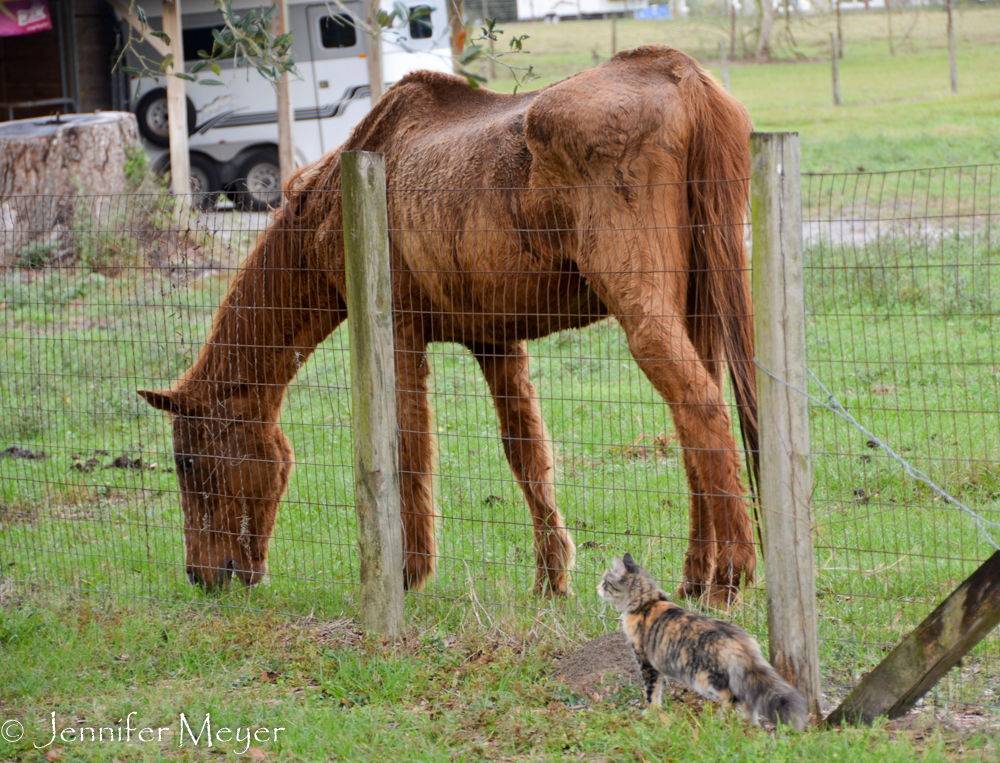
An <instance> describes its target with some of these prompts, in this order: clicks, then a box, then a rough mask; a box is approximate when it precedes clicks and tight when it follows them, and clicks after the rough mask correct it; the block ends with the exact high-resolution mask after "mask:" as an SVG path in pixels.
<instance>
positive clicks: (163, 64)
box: [160, 53, 174, 72]
mask: <svg viewBox="0 0 1000 763" xmlns="http://www.w3.org/2000/svg"><path fill="white" fill-rule="evenodd" d="M173 62H174V54H173V53H168V54H167V55H165V56H164V57H163V60H162V61H160V71H161V72H165V71H166V70H167V67H168V66H170V65H171V64H172V63H173Z"/></svg>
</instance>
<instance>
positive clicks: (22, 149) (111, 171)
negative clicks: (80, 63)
mask: <svg viewBox="0 0 1000 763" xmlns="http://www.w3.org/2000/svg"><path fill="white" fill-rule="evenodd" d="M138 150H141V147H140V144H139V131H138V127H137V125H136V121H135V116H134V115H132V114H129V113H125V112H116V111H107V112H101V113H97V114H64V115H60V116H59V117H58V118H46V119H22V120H18V121H16V122H7V123H5V124H0V268H4V267H11V266H16V265H19V264H24V263H23V262H22V260H23V259H24V258H25V257H26V256H27V255H25V252H26V251H28V250H34V249H39V248H44V247H46V246H49V245H51V248H53V249H58V248H60V242H61V241H62V240H64V239H65V237H66V235H67V233H68V232H69V231H70V230H71V227H72V225H73V223H74V220H75V221H77V223H79V222H80V221H81V220H84V221H87V223H85V224H88V223H89V222H90V221H99V220H100V219H101V218H102V217H103V216H105V215H106V214H108V211H109V210H110V209H113V208H115V207H116V206H117V205H116V204H113V203H110V202H111V200H110V199H109V198H108V197H109V196H110V195H113V194H120V193H124V192H125V191H127V190H128V189H129V184H128V179H127V177H126V171H125V169H126V165H127V163H128V160H129V156H130V155H131V154H133V153H134V152H135V151H138ZM28 259H29V260H30V259H31V258H30V257H29V258H28Z"/></svg>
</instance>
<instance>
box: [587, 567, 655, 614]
mask: <svg viewBox="0 0 1000 763" xmlns="http://www.w3.org/2000/svg"><path fill="white" fill-rule="evenodd" d="M658 591H659V586H657V584H656V581H655V580H654V579H653V576H652V575H650V574H649V573H648V572H646V570H644V569H643V568H642V567H640V566H639V565H638V564H636V563H635V561H634V560H633V559H632V557H631V555H630V554H625V556H624V558H618V557H617V556H616V557H615V558H614V561H613V562H612V564H611V569H610V570H608V571H607V572H605V573H604V579H603V580H601V582H600V584H599V585H598V586H597V595H598V596H600V597H601V600H602V601H605V602H607V603H608V604H610V605H611V607H612V608H613V609H614V610H615V611H616V612H624V611H625V610H626V609H628V607H629V604H631V603H633V602H637V601H642V600H644V599H645V598H647V597H649V596H650V595H655V594H656V593H657V592H658Z"/></svg>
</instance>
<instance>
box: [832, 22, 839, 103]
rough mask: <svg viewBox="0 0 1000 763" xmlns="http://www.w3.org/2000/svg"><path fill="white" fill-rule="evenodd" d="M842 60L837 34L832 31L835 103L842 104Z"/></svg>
mask: <svg viewBox="0 0 1000 763" xmlns="http://www.w3.org/2000/svg"><path fill="white" fill-rule="evenodd" d="M839 61H840V58H839V56H838V55H837V35H836V34H834V33H833V32H830V66H831V68H832V75H833V105H834V106H839V105H840V66H839V65H838V64H839Z"/></svg>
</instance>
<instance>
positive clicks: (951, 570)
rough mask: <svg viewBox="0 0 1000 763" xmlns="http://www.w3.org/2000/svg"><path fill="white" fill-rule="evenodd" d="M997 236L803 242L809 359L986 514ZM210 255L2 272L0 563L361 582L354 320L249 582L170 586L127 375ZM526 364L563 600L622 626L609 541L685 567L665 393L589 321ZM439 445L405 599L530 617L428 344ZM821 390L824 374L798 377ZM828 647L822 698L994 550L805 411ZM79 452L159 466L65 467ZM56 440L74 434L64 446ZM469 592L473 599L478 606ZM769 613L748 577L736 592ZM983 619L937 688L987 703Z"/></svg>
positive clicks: (91, 585) (512, 544) (167, 527)
mask: <svg viewBox="0 0 1000 763" xmlns="http://www.w3.org/2000/svg"><path fill="white" fill-rule="evenodd" d="M998 254H1000V252H998V251H997V243H996V241H995V239H984V238H982V237H980V238H977V239H971V238H969V237H968V236H965V235H964V234H963V235H958V236H946V237H944V238H941V237H940V236H939V235H936V234H934V233H933V232H931V233H929V234H927V235H924V236H921V235H912V236H910V237H909V238H906V237H900V236H893V237H889V238H880V239H873V240H872V241H871V243H869V245H867V246H856V245H843V244H841V243H837V241H836V240H832V241H831V240H828V239H822V240H821V242H820V243H818V244H816V245H815V246H814V247H813V248H811V249H810V251H809V253H808V256H807V264H808V265H809V270H808V272H807V276H808V279H807V286H808V291H807V303H808V305H809V309H810V317H809V325H808V332H807V334H808V339H809V363H810V366H811V367H812V368H813V369H814V370H815V371H816V372H817V373H818V375H819V376H820V378H821V379H822V380H823V381H824V383H826V384H827V385H828V386H829V387H830V388H831V389H832V390H833V391H834V393H835V394H836V395H837V397H838V399H839V400H840V402H841V403H843V404H844V405H845V406H847V407H848V409H849V410H851V411H852V412H853V413H854V414H855V415H856V416H858V418H859V419H861V420H862V422H863V423H864V424H865V425H866V426H868V427H869V428H870V429H871V430H873V431H875V432H877V433H879V434H880V435H881V436H884V437H885V439H886V441H887V442H888V443H890V444H891V445H892V446H893V447H895V448H896V449H897V450H899V451H900V452H902V453H903V454H904V455H905V456H906V457H907V458H909V459H910V460H911V461H912V462H913V463H914V464H915V465H916V466H917V467H919V468H922V469H924V470H926V471H927V472H928V473H929V474H930V475H931V476H932V477H933V478H934V479H936V480H938V481H939V482H940V484H942V486H943V487H945V488H946V489H947V490H949V491H951V492H952V493H953V494H955V495H956V496H958V497H959V498H960V499H962V500H964V501H966V502H968V503H969V504H970V505H971V506H973V507H974V508H975V509H976V510H977V511H979V512H981V513H982V514H984V515H985V516H987V517H988V518H992V519H997V518H998V517H1000V466H998V464H1000V418H998V413H997V411H998V410H1000V375H998V373H997V367H998V366H997V363H998V360H997V354H996V350H995V345H994V341H993V336H994V335H995V330H994V322H995V316H996V308H997V305H996V302H995V300H996V296H995V295H997V294H1000V280H998V279H1000V272H998V268H997V267H996V266H995V263H996V262H997V258H998ZM226 281H227V278H226V277H225V275H222V276H213V277H207V278H200V279H196V280H193V281H191V282H189V283H182V282H177V281H173V280H171V279H168V278H165V277H163V276H161V275H160V274H159V273H157V272H155V271H154V272H147V271H141V272H138V273H135V272H126V273H125V274H124V275H123V276H122V277H119V278H113V279H108V278H104V277H103V276H99V275H95V274H84V273H82V272H81V273H74V272H73V271H72V270H70V269H58V270H51V271H47V272H45V273H44V274H42V275H40V276H37V277H36V278H35V280H33V281H32V282H31V283H22V282H21V279H20V278H18V277H14V278H8V279H7V280H6V281H5V282H4V283H5V288H6V290H7V291H6V293H5V295H4V299H3V302H4V304H5V306H6V307H5V311H4V317H5V324H4V328H5V332H4V336H5V342H6V344H5V349H4V353H5V357H4V360H5V367H6V368H8V369H11V370H10V371H8V372H7V373H6V374H5V375H4V376H3V377H2V378H0V414H2V415H0V437H2V439H0V444H3V445H4V446H6V445H8V444H12V445H18V446H20V447H28V448H32V449H42V448H44V449H45V450H46V452H47V453H48V455H49V458H48V459H47V460H32V461H29V460H15V459H10V458H6V459H0V548H2V549H3V554H4V556H3V560H4V570H5V574H6V575H7V576H8V577H9V578H11V579H12V580H15V581H16V580H20V581H31V582H37V583H41V584H44V585H48V586H54V587H59V588H74V589H77V590H80V591H89V592H92V593H94V594H95V595H98V596H105V595H120V596H124V597H145V596H153V597H155V598H157V599H163V600H169V601H179V602H190V603H205V604H219V605H224V606H225V605H232V606H234V607H237V608H247V607H250V608H255V609H260V610H264V611H267V612H271V613H274V612H293V613H298V614H308V613H313V614H315V615H317V616H322V617H339V616H345V615H347V616H350V615H352V614H353V613H354V611H355V609H354V595H355V585H356V583H355V581H357V579H358V577H357V576H358V573H357V568H356V557H355V540H354V532H355V531H354V510H353V498H352V478H351V467H350V464H351V462H352V457H351V450H350V449H351V433H350V425H349V422H350V408H349V405H350V395H349V390H348V380H349V378H350V365H349V357H348V351H347V338H348V337H347V334H346V331H345V330H343V329H342V330H340V331H338V332H336V333H335V334H334V335H332V336H331V337H330V339H328V340H327V341H326V342H324V343H323V344H322V345H321V347H320V348H319V350H318V351H317V353H316V355H315V356H314V357H313V358H312V359H311V360H310V362H309V363H308V364H307V365H306V366H305V368H304V369H303V371H302V372H301V374H300V376H299V377H298V379H297V380H296V383H295V384H294V385H293V386H292V388H291V390H290V393H289V400H288V405H287V407H286V409H285V412H284V414H283V426H284V428H285V430H286V432H287V433H288V435H289V437H290V439H291V441H292V443H293V446H294V447H295V450H296V453H297V460H298V466H297V468H296V470H295V472H294V474H293V477H292V481H291V484H290V487H289V491H288V494H287V496H286V499H285V501H284V503H283V507H282V509H281V513H280V515H279V520H278V526H277V530H276V534H275V539H274V542H273V543H272V546H271V552H270V577H269V581H268V584H267V585H262V586H260V587H257V588H255V589H253V590H251V591H249V592H242V591H236V590H233V591H230V592H228V593H225V594H221V595H213V596H206V595H205V594H203V593H201V592H200V591H198V590H197V589H195V588H192V587H191V586H189V585H188V584H187V583H186V580H185V575H184V565H183V540H182V521H181V517H180V512H179V510H178V496H177V483H176V477H175V476H174V474H173V473H172V472H171V471H169V470H168V469H167V468H165V467H169V466H170V464H171V457H170V451H171V446H170V435H169V423H168V420H167V418H166V417H165V416H163V415H162V414H159V413H157V412H156V411H154V410H153V409H151V408H148V407H147V406H145V405H143V404H141V403H140V402H139V401H138V399H137V398H136V397H135V395H134V390H135V389H136V388H138V387H162V386H167V385H168V384H169V383H170V382H171V381H172V380H173V379H175V378H176V377H177V376H178V375H179V373H180V372H181V371H182V370H183V369H184V368H185V367H186V366H187V365H188V364H189V363H190V361H191V359H192V357H193V353H194V352H195V351H196V350H197V348H198V346H199V345H200V343H201V341H202V338H203V337H204V335H205V332H206V331H207V329H208V325H209V322H210V320H211V315H212V312H213V310H214V306H215V305H216V304H217V303H218V301H219V299H220V298H221V294H222V293H223V291H224V289H225V286H226ZM530 352H531V354H532V358H533V362H532V380H533V382H534V383H535V385H536V386H537V388H538V390H539V393H540V395H541V398H542V407H543V411H544V414H545V419H546V422H547V424H548V427H549V431H550V433H551V435H552V438H553V445H554V450H555V453H556V486H557V493H558V501H559V505H560V508H561V510H562V511H563V513H564V515H565V517H566V519H567V522H568V525H569V527H570V529H571V531H572V534H573V536H574V538H575V540H576V543H577V544H578V546H579V553H578V558H577V569H576V572H575V574H574V581H575V583H574V585H575V589H576V591H577V592H578V593H577V595H576V596H574V597H573V598H571V599H570V600H569V602H568V603H567V604H566V605H565V607H566V611H567V613H573V614H574V616H575V617H576V619H577V621H578V625H577V628H578V631H579V633H581V634H591V635H593V634H597V633H601V632H604V631H607V630H609V629H612V628H614V627H616V624H617V623H616V621H615V620H614V619H613V618H610V617H608V615H607V613H606V612H604V611H603V610H602V609H601V607H600V606H599V604H598V602H597V600H596V597H594V596H593V595H592V594H591V591H592V590H593V586H594V585H595V584H596V581H597V579H598V576H599V575H600V573H601V571H602V570H603V569H604V568H605V566H606V565H607V564H608V561H609V559H610V557H611V555H612V554H614V553H618V552H622V551H625V550H629V551H631V552H632V553H633V554H636V555H637V557H638V558H640V559H642V560H644V561H645V562H646V563H647V564H648V565H649V566H650V568H651V569H652V570H653V571H654V573H655V574H656V575H657V576H659V578H660V580H661V581H662V582H663V584H664V586H665V587H666V588H667V589H668V590H670V589H672V588H673V587H674V586H676V584H677V583H678V582H679V581H678V579H679V575H680V570H681V567H682V562H683V555H684V551H685V548H686V533H687V527H688V523H687V488H686V484H685V481H684V475H683V469H682V468H681V458H680V450H679V448H678V446H677V444H676V442H675V441H674V440H673V438H672V431H673V428H672V424H671V422H670V418H669V415H668V411H667V409H666V407H665V406H664V405H663V404H662V402H661V401H660V400H659V399H658V397H657V395H656V393H655V392H654V391H653V389H652V387H651V386H650V385H649V384H648V382H647V381H646V380H645V379H644V377H642V375H641V373H640V372H639V371H638V369H637V367H636V365H635V364H634V362H633V361H632V359H631V357H630V356H629V353H628V349H627V346H626V343H625V340H624V337H623V335H622V332H621V331H620V329H619V328H618V327H617V325H616V324H615V323H614V322H612V321H607V322H603V323H601V324H597V325H595V326H592V327H590V328H588V329H586V330H584V331H579V332H567V333H564V334H561V335H557V336H553V337H550V338H547V339H545V340H541V341H538V342H533V343H531V345H530ZM430 363H431V367H432V370H433V377H432V385H433V389H434V395H433V404H434V407H435V409H436V414H437V416H436V429H437V433H438V440H439V449H440V458H439V469H438V471H439V477H438V479H437V482H436V501H437V505H438V507H439V510H440V512H441V515H442V516H441V521H440V525H439V533H438V535H439V538H440V548H439V552H440V555H441V559H440V563H439V574H438V578H437V579H436V580H435V581H434V582H433V583H432V584H431V585H430V587H429V588H428V589H427V591H426V592H425V593H423V594H421V595H419V596H412V597H411V599H413V600H414V601H415V602H417V603H416V604H414V606H417V607H428V608H434V607H437V606H439V605H440V604H441V603H442V602H443V603H444V604H445V605H446V606H449V607H450V606H454V607H456V608H459V609H466V608H468V607H469V602H470V597H473V596H474V598H475V599H476V600H477V601H478V602H480V603H481V604H482V605H483V606H484V607H486V611H491V608H494V607H498V608H501V609H503V608H509V609H511V611H512V612H514V613H515V615H516V616H528V617H530V616H533V613H534V612H535V609H536V607H537V606H538V604H539V602H537V601H536V600H534V599H532V598H531V597H530V596H528V595H527V591H529V590H530V587H531V582H532V578H533V575H534V565H533V561H532V556H531V529H530V523H529V520H528V516H527V511H526V508H525V506H524V502H523V499H522V498H521V496H520V493H519V490H518V488H517V486H516V485H515V483H514V481H513V479H512V478H511V475H510V472H509V470H508V468H507V466H506V463H505V460H504V457H503V453H502V448H501V444H500V441H499V438H498V437H497V436H496V421H495V415H494V413H493V411H492V404H491V402H490V399H489V396H488V392H487V389H486V386H485V383H484V381H483V379H482V377H481V374H480V373H479V371H478V366H477V365H476V363H475V361H474V359H473V358H472V357H471V355H469V354H468V352H467V351H465V350H463V349H460V348H458V347H456V346H453V345H434V346H433V347H432V352H431V357H430ZM816 391H817V392H818V390H816ZM812 438H813V451H814V457H815V472H816V478H815V491H814V506H815V511H816V544H817V563H818V566H819V570H818V580H817V584H818V588H819V592H820V597H821V599H820V602H821V605H820V615H821V638H822V639H823V641H822V650H821V658H822V667H823V673H824V679H825V690H826V691H827V693H828V694H827V697H828V701H829V702H831V703H833V702H835V701H836V700H837V699H838V698H839V697H841V696H843V694H844V693H845V692H846V690H847V689H849V688H850V686H852V685H853V684H854V683H855V682H856V680H857V676H858V675H859V674H860V673H863V672H865V671H867V670H869V669H870V668H871V667H872V666H873V665H874V664H876V663H877V662H878V661H879V660H880V659H881V656H882V655H884V654H885V652H886V651H887V650H888V649H890V648H891V647H892V645H893V644H894V643H896V642H897V641H898V640H899V638H901V637H902V635H904V634H905V633H906V632H907V631H908V630H909V629H910V628H912V627H913V626H914V625H915V624H916V623H917V622H919V621H920V620H921V619H922V618H923V617H924V616H925V615H926V614H927V612H928V611H929V610H930V609H931V608H933V606H934V605H935V604H936V603H937V602H938V601H940V599H941V598H942V597H943V596H945V595H946V594H947V593H948V592H949V591H950V590H951V589H952V588H953V587H954V586H955V585H956V584H957V583H958V582H959V581H961V580H962V579H964V578H965V577H966V576H967V575H968V574H969V573H970V572H971V571H972V570H973V569H974V568H975V567H976V566H977V564H978V563H979V562H981V561H982V560H983V559H985V558H986V557H987V556H988V555H989V553H990V548H989V546H988V544H987V543H986V541H985V540H984V539H983V538H982V537H980V535H979V534H978V533H977V531H976V530H975V527H974V526H973V524H972V522H971V521H970V520H969V519H968V518H966V517H964V516H962V515H959V514H957V513H956V512H955V511H954V510H950V509H947V508H946V507H944V506H943V505H942V504H941V503H940V502H938V501H937V500H936V499H935V497H934V496H933V495H932V494H931V493H930V492H929V491H928V490H927V489H925V488H923V487H921V486H919V485H918V484H916V483H914V482H912V481H911V480H908V479H906V478H905V477H904V476H903V474H902V472H901V470H900V469H899V467H897V466H896V465H895V464H893V463H891V462H890V461H889V460H888V459H887V458H886V457H885V456H883V455H881V454H880V453H878V452H873V451H872V450H870V449H869V448H868V447H866V445H865V438H864V437H863V436H861V435H860V434H859V433H857V432H854V431H852V430H851V429H850V428H849V427H848V426H847V425H846V424H843V423H842V422H840V421H839V420H837V419H835V418H834V417H832V416H831V415H830V414H827V413H824V412H822V411H819V410H817V411H816V412H815V414H814V418H813V425H812ZM95 451H105V452H106V453H107V455H104V456H98V458H99V460H100V463H101V465H102V466H105V465H107V464H108V463H110V461H111V459H112V458H114V457H115V456H117V455H119V454H123V453H127V454H129V455H131V456H133V457H135V456H138V455H141V456H142V457H143V459H144V461H145V462H146V464H157V468H155V469H145V470H141V471H132V470H120V469H112V468H97V469H95V470H94V471H92V472H83V471H78V470H76V469H74V464H76V463H80V462H83V461H85V460H86V459H87V458H88V457H90V455H91V454H92V453H94V452H95ZM74 456H79V458H78V459H75V458H74ZM476 611H478V610H476ZM729 616H730V617H732V618H733V619H735V620H737V621H738V622H740V623H741V624H743V625H744V626H746V627H747V628H749V629H750V630H751V631H753V632H754V633H756V634H757V635H758V636H760V637H764V636H765V634H766V611H765V597H764V591H763V589H762V588H760V587H752V588H750V589H748V590H747V591H746V593H745V595H744V597H743V601H742V603H741V605H740V606H739V607H737V608H736V609H734V610H733V611H732V612H730V613H729ZM997 643H998V642H997V640H996V638H995V637H991V638H989V639H987V640H986V641H985V642H983V644H982V645H981V646H980V647H979V648H978V649H977V650H976V652H974V653H973V654H972V655H971V656H970V658H969V659H968V660H967V661H966V663H965V665H964V667H963V668H962V671H961V673H960V674H957V673H956V675H954V676H953V677H952V678H950V679H949V680H947V681H946V682H945V683H944V684H942V686H941V688H940V690H939V691H938V693H937V694H936V695H935V698H936V700H937V701H939V702H940V703H942V704H944V705H945V706H950V707H955V708H958V707H961V706H963V705H964V704H967V703H971V704H973V705H982V706H985V707H987V708H989V712H990V713H993V712H995V711H996V709H997V707H998V698H997V691H998V686H997V684H996V682H995V680H994V678H993V676H995V674H996V670H997V667H998V666H1000V663H998V662H997V658H996V655H997V652H996V649H997Z"/></svg>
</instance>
